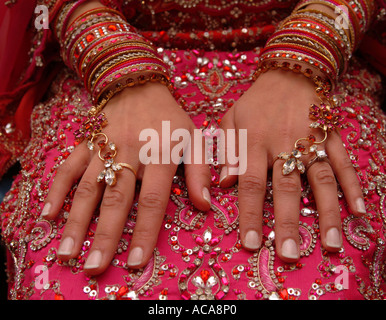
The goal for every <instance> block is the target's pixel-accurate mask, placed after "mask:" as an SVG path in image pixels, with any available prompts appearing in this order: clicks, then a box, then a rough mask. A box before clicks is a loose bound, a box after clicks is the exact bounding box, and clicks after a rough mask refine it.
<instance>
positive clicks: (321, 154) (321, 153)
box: [306, 150, 328, 171]
mask: <svg viewBox="0 0 386 320" xmlns="http://www.w3.org/2000/svg"><path fill="white" fill-rule="evenodd" d="M315 154H316V156H315V157H314V158H312V159H311V160H310V162H309V163H308V164H307V165H306V171H308V170H309V169H310V167H311V166H312V165H313V164H314V163H315V162H319V161H327V162H328V156H327V153H326V151H325V150H316V151H315Z"/></svg>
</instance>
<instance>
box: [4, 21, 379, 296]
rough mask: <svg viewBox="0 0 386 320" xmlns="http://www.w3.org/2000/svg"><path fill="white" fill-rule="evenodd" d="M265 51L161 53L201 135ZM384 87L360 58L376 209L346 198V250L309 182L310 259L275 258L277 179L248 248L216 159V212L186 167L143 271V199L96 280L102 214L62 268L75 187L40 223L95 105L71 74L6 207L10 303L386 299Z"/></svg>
mask: <svg viewBox="0 0 386 320" xmlns="http://www.w3.org/2000/svg"><path fill="white" fill-rule="evenodd" d="M138 21H139V20H138ZM247 31H248V30H247ZM152 35H153V36H154V37H158V36H160V34H159V33H156V32H149V33H148V36H150V37H151V36H152ZM161 42H162V41H157V45H160V43H161ZM208 45H210V44H208ZM259 52H260V48H259V47H254V48H251V49H245V50H238V51H237V52H233V53H230V52H229V51H225V50H221V49H216V50H206V49H202V48H196V49H194V48H183V49H170V48H169V49H166V48H162V49H160V50H159V53H160V55H161V56H162V57H163V58H164V61H166V62H167V63H168V64H169V66H170V70H171V72H172V79H173V83H174V85H175V87H176V93H175V98H176V99H177V101H178V102H179V103H180V104H181V106H182V107H183V108H184V110H185V111H186V112H187V113H188V114H189V116H190V117H191V118H192V119H193V121H194V123H195V124H196V126H197V128H201V129H208V132H210V133H212V134H215V131H216V129H217V128H218V125H219V123H220V121H221V117H222V116H223V114H224V113H225V112H226V111H227V110H228V109H229V108H230V107H231V106H232V105H233V104H234V102H235V101H236V100H237V99H238V98H239V97H240V96H241V95H242V93H243V92H244V91H245V90H246V89H248V87H249V86H250V85H251V81H252V80H251V75H252V74H253V71H254V70H255V68H256V60H257V59H258V56H259ZM381 90H382V85H381V78H380V76H379V75H377V73H376V72H374V71H370V69H368V68H367V67H366V65H365V64H363V63H362V62H361V61H360V60H359V59H356V58H353V59H352V61H351V64H350V68H349V70H348V73H347V74H346V75H345V76H344V77H343V79H342V81H341V82H340V84H339V85H338V88H337V97H338V98H339V99H340V101H341V103H342V109H343V112H344V116H345V120H344V129H343V130H342V138H343V141H344V143H345V146H346V149H347V152H348V154H349V155H350V158H351V160H352V163H353V166H354V168H355V169H356V171H357V173H358V178H359V179H360V182H361V185H362V187H363V191H364V194H365V197H366V209H367V215H366V216H365V217H364V218H363V219H359V218H355V217H353V216H352V215H351V214H350V212H349V210H348V208H347V204H346V202H345V199H344V197H343V195H342V193H341V192H340V191H339V198H340V204H341V209H342V225H343V231H344V246H343V248H342V249H341V250H340V252H338V253H336V254H331V253H327V252H326V251H325V250H324V249H323V247H321V245H320V239H319V226H318V216H317V211H316V208H315V203H314V201H313V196H312V191H311V190H310V188H309V186H308V185H307V183H306V182H304V185H303V194H302V202H301V206H300V208H299V216H300V223H299V231H300V237H301V259H300V260H299V262H297V263H295V264H287V263H284V262H283V261H281V260H280V259H279V258H278V257H277V256H276V254H275V248H274V243H275V235H274V214H273V213H274V210H273V203H272V195H271V184H270V181H268V184H267V194H266V201H265V206H264V220H263V223H264V241H263V245H262V247H261V249H260V250H258V251H257V252H248V251H246V250H244V249H243V248H242V246H241V244H240V239H239V233H238V214H239V211H238V199H237V186H234V187H232V188H229V189H222V188H219V186H218V178H219V177H218V166H217V163H216V159H213V161H214V163H213V166H212V188H211V198H212V207H211V210H210V211H208V212H200V211H198V210H197V209H196V208H194V206H193V205H192V204H191V203H190V201H189V199H188V197H187V191H186V188H185V183H184V178H183V175H181V174H180V172H177V173H176V175H175V178H174V181H173V185H172V188H171V196H170V201H169V204H168V207H167V210H166V212H165V218H164V222H163V225H162V229H161V231H160V235H159V240H158V243H157V246H156V249H155V251H154V254H153V257H152V259H151V261H150V262H149V263H148V265H147V266H146V267H145V268H143V269H142V270H139V271H134V270H130V269H128V267H127V265H126V260H127V256H128V247H129V244H130V239H131V234H132V230H133V228H134V226H135V221H136V204H137V203H134V205H133V207H132V210H131V211H130V212H129V214H128V218H127V223H126V226H125V229H124V231H123V234H122V238H121V241H120V243H119V246H118V248H117V252H116V255H115V257H114V260H113V261H112V262H111V266H110V267H109V268H108V269H107V271H106V272H105V273H103V274H102V275H100V276H97V277H92V278H90V277H87V275H86V274H85V273H84V272H83V265H84V262H85V259H86V257H87V255H88V252H89V248H90V246H91V244H92V241H93V236H94V231H95V229H96V225H97V223H98V212H96V213H95V215H94V217H93V219H92V222H91V224H90V226H89V230H88V233H87V235H86V238H85V240H84V245H83V247H82V250H81V252H80V253H79V256H78V257H77V258H76V259H73V260H71V261H70V262H68V263H63V262H62V261H60V260H59V259H58V258H57V255H56V252H57V248H58V244H59V241H60V238H61V234H62V232H63V228H64V225H65V222H66V218H67V217H68V213H69V210H70V208H71V199H72V197H73V193H74V191H75V190H76V185H75V186H74V188H73V190H72V192H70V194H69V195H68V196H67V199H66V203H65V205H64V206H63V209H62V211H61V214H60V217H59V218H58V219H57V220H55V221H53V222H48V221H46V220H44V219H41V218H39V216H40V213H41V210H42V208H43V202H44V198H45V195H46V194H47V192H48V189H49V186H50V184H51V182H52V178H53V177H54V176H55V172H56V169H57V168H58V167H59V165H60V163H61V161H62V160H64V159H66V157H68V156H69V154H70V153H71V152H72V151H73V150H74V136H73V134H74V131H75V130H76V129H77V128H78V127H79V126H80V123H81V122H82V120H83V119H84V118H85V116H86V115H87V110H88V108H89V106H90V103H89V97H88V95H87V93H86V91H85V90H84V88H83V86H82V83H81V82H80V81H79V80H78V79H76V77H75V76H74V74H73V73H72V72H71V71H69V70H67V69H64V70H63V71H62V72H61V73H60V74H59V75H58V76H57V78H56V80H55V81H54V83H53V84H52V86H51V89H50V92H49V95H48V97H47V98H46V100H45V101H42V103H40V104H38V105H36V107H35V108H34V111H33V114H32V117H31V128H32V138H31V140H30V142H29V144H28V146H27V148H26V150H25V153H24V155H23V156H22V158H21V159H20V162H21V167H22V170H21V172H20V173H19V174H18V175H17V176H16V178H15V181H14V183H13V185H12V188H11V190H10V191H9V193H8V194H7V195H6V197H5V199H4V201H3V203H2V204H1V225H2V236H3V239H4V241H5V243H6V245H7V248H8V250H9V259H8V273H9V277H10V283H9V298H10V299H152V300H157V299H161V300H165V299H186V300H190V299H192V300H194V299H248V300H261V299H283V300H291V299H293V300H298V299H384V298H385V272H386V268H385V229H384V226H385V223H386V216H385V209H386V208H385V206H386V205H385V195H386V184H385V181H386V179H385V160H384V156H385V141H386V128H385V124H386V117H385V114H384V113H383V111H382V110H381V106H380V96H379V94H380V92H381Z"/></svg>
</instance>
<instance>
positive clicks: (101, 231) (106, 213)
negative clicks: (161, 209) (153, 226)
mask: <svg viewBox="0 0 386 320" xmlns="http://www.w3.org/2000/svg"><path fill="white" fill-rule="evenodd" d="M124 159H129V161H131V162H128V163H129V164H131V163H135V160H134V159H130V156H126V157H124ZM134 169H135V170H136V166H135V167H134ZM116 179H117V181H116V184H115V185H113V186H106V189H105V192H104V194H103V199H102V203H101V206H100V216H99V221H98V225H97V228H96V231H95V237H94V241H93V244H92V246H91V249H90V253H89V255H88V257H87V260H86V263H85V265H84V269H85V270H87V273H88V274H91V275H96V274H100V273H102V272H103V271H104V270H106V268H107V267H108V266H109V264H110V263H111V260H112V259H113V256H114V254H115V251H116V249H117V247H118V243H119V240H120V239H121V237H122V231H123V228H124V226H125V223H126V220H127V216H128V213H129V211H130V208H131V205H132V203H133V198H134V192H135V182H136V177H135V175H134V174H133V172H132V171H130V170H129V169H127V168H122V169H121V170H119V171H118V172H116Z"/></svg>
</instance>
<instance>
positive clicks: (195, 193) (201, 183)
mask: <svg viewBox="0 0 386 320" xmlns="http://www.w3.org/2000/svg"><path fill="white" fill-rule="evenodd" d="M185 178H186V185H187V189H188V194H189V199H190V201H192V203H193V204H194V206H195V207H196V208H197V209H199V210H202V211H208V210H209V209H210V205H211V196H210V191H209V190H210V181H211V175H210V169H209V166H208V165H207V164H187V165H185Z"/></svg>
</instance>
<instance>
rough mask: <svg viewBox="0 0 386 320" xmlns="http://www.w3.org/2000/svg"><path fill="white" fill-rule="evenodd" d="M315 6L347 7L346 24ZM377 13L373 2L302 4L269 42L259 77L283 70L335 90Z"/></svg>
mask: <svg viewBox="0 0 386 320" xmlns="http://www.w3.org/2000/svg"><path fill="white" fill-rule="evenodd" d="M313 4H314V5H315V4H319V5H324V6H326V7H328V8H330V9H333V10H335V8H337V7H338V6H339V8H345V9H344V11H345V12H344V19H345V20H344V21H345V24H343V25H340V24H338V23H337V17H332V16H331V14H329V13H327V12H324V11H319V10H316V9H315V8H313V7H312V6H311V7H310V5H313ZM339 10H341V9H339ZM335 12H336V10H335ZM338 12H340V13H341V11H338ZM373 12H374V6H373V3H372V1H369V0H354V1H350V2H346V1H345V0H303V1H301V2H300V3H298V5H297V6H296V7H295V9H294V11H293V12H292V14H291V15H290V16H289V17H288V18H286V19H285V20H283V21H282V22H281V23H280V24H279V26H278V29H277V30H276V32H274V34H273V35H272V36H271V38H270V39H268V41H267V43H266V45H265V47H264V48H263V50H262V53H261V56H260V63H259V67H258V72H257V75H258V74H259V73H260V72H264V71H266V70H267V69H276V68H282V69H284V70H291V71H294V72H298V73H302V74H304V75H305V76H307V77H308V78H313V79H314V78H317V79H318V80H320V79H322V80H323V81H325V82H329V83H330V86H331V87H334V85H335V83H336V81H337V80H338V79H339V77H340V76H341V75H342V74H343V73H344V72H345V71H346V69H347V63H348V60H349V59H350V57H351V56H352V53H353V51H354V50H355V48H357V46H358V43H359V41H360V39H361V37H362V35H363V33H364V31H365V30H367V28H368V21H369V20H370V17H371V16H372V15H373ZM257 75H256V76H257Z"/></svg>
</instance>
